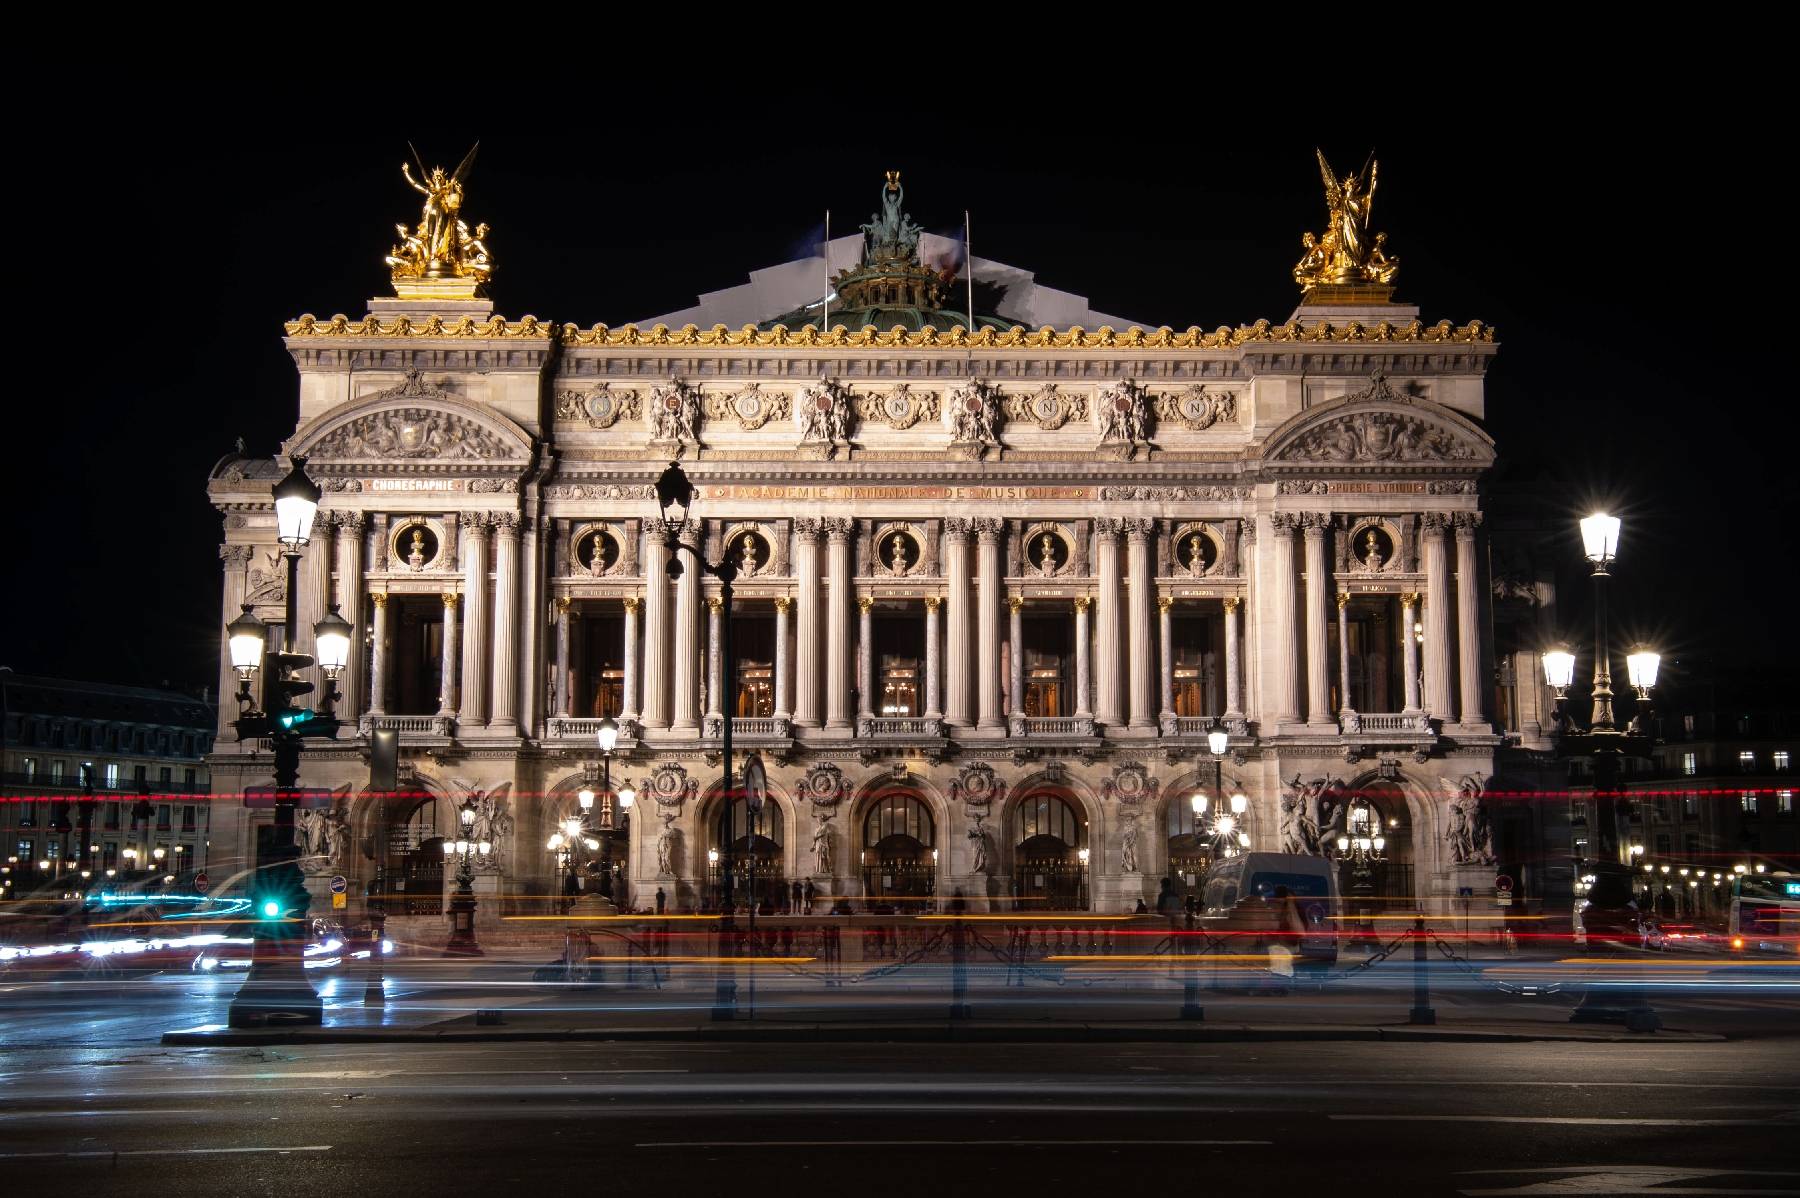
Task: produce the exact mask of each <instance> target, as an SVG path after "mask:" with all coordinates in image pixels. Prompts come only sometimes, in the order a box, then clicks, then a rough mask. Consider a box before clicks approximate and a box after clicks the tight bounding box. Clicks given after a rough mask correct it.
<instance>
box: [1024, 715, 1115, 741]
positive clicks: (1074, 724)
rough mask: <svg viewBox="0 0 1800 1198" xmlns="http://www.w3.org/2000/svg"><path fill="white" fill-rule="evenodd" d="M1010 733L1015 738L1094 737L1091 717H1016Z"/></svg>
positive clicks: (1092, 718)
mask: <svg viewBox="0 0 1800 1198" xmlns="http://www.w3.org/2000/svg"><path fill="white" fill-rule="evenodd" d="M1010 731H1011V732H1012V734H1013V735H1014V736H1093V735H1095V729H1094V717H1093V716H1091V715H1023V716H1014V717H1013V718H1012V722H1011V728H1010Z"/></svg>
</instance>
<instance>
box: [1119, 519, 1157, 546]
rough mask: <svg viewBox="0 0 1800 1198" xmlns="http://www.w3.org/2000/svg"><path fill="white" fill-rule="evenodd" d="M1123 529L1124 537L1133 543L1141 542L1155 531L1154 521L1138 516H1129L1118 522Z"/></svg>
mask: <svg viewBox="0 0 1800 1198" xmlns="http://www.w3.org/2000/svg"><path fill="white" fill-rule="evenodd" d="M1119 523H1120V524H1122V525H1124V527H1125V535H1126V536H1128V537H1130V538H1131V539H1132V540H1134V541H1141V540H1143V539H1144V538H1146V537H1148V536H1149V535H1150V534H1151V533H1153V532H1155V531H1156V521H1154V520H1151V519H1147V518H1144V517H1140V516H1131V517H1128V518H1126V519H1124V520H1121V521H1120V522H1119Z"/></svg>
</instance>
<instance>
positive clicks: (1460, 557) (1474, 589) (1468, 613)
mask: <svg viewBox="0 0 1800 1198" xmlns="http://www.w3.org/2000/svg"><path fill="white" fill-rule="evenodd" d="M1480 523H1481V513H1480V512H1457V513H1456V652H1457V658H1456V666H1457V669H1456V676H1457V678H1459V679H1460V680H1461V682H1462V705H1461V707H1460V708H1459V709H1458V712H1457V722H1458V723H1460V724H1462V725H1464V726H1465V727H1474V726H1479V725H1481V724H1482V722H1483V721H1482V716H1483V714H1484V709H1485V708H1486V707H1487V703H1486V702H1485V701H1484V698H1483V695H1482V689H1483V688H1482V685H1481V683H1482V673H1481V633H1480V631H1479V628H1480V616H1481V591H1480V582H1481V573H1480V570H1479V569H1478V568H1477V567H1476V565H1475V528H1476V526H1477V525H1479V524H1480Z"/></svg>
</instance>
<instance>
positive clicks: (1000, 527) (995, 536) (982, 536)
mask: <svg viewBox="0 0 1800 1198" xmlns="http://www.w3.org/2000/svg"><path fill="white" fill-rule="evenodd" d="M971 523H972V524H973V525H974V526H975V539H976V540H978V541H982V542H984V543H992V542H994V541H998V540H999V539H1000V534H1001V533H1003V532H1005V531H1006V521H1004V520H1001V519H998V518H996V517H994V516H981V517H978V518H976V519H975V520H973V521H971Z"/></svg>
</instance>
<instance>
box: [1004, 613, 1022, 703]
mask: <svg viewBox="0 0 1800 1198" xmlns="http://www.w3.org/2000/svg"><path fill="white" fill-rule="evenodd" d="M1006 607H1007V611H1008V612H1009V613H1010V614H1011V621H1010V623H1009V624H1008V627H1007V634H1008V636H1009V637H1010V638H1011V641H1010V645H1009V648H1008V650H1007V662H1008V664H1009V666H1010V667H1011V668H1010V669H1009V670H1008V671H1007V674H1008V678H1007V681H1008V682H1009V683H1010V684H1011V689H1012V693H1011V694H1010V695H1008V696H1007V698H1008V700H1009V702H1008V703H1007V705H1006V711H1007V715H1009V716H1010V717H1012V718H1014V719H1021V720H1022V719H1024V718H1025V600H1023V599H1021V598H1020V597H1019V596H1017V595H1013V596H1011V597H1010V598H1008V599H1007V601H1006Z"/></svg>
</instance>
